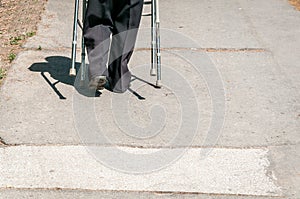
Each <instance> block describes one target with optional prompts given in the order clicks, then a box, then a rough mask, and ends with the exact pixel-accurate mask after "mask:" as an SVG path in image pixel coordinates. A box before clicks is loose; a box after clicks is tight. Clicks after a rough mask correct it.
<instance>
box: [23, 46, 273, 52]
mask: <svg viewBox="0 0 300 199" xmlns="http://www.w3.org/2000/svg"><path fill="white" fill-rule="evenodd" d="M24 49H25V51H44V52H53V51H58V52H61V51H71V48H67V47H59V48H55V49H54V48H43V49H42V50H38V49H36V48H24ZM134 50H135V51H136V52H140V51H151V48H135V49H134ZM76 51H77V52H81V49H80V48H77V50H76ZM161 51H194V52H208V53H214V52H224V53H239V52H252V53H263V52H270V50H268V49H266V48H185V47H171V48H161Z"/></svg>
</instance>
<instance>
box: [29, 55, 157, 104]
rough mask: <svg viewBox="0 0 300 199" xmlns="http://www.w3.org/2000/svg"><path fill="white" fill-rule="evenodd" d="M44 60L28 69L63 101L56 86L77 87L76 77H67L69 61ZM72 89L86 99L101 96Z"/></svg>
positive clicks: (135, 77)
mask: <svg viewBox="0 0 300 199" xmlns="http://www.w3.org/2000/svg"><path fill="white" fill-rule="evenodd" d="M45 60H46V61H47V62H39V63H34V64H32V65H31V66H30V67H29V68H28V69H29V70H30V71H32V72H40V74H41V76H42V78H43V79H44V80H45V81H46V82H47V83H48V84H49V86H50V87H51V88H52V89H53V91H54V92H55V93H56V94H57V95H58V97H59V99H62V100H65V99H66V97H65V96H64V95H63V94H62V93H61V92H60V91H59V90H58V89H57V88H56V84H58V83H63V84H66V85H71V86H74V85H75V84H76V85H77V82H76V77H70V76H69V70H70V66H71V59H70V58H68V57H64V56H50V57H46V58H45ZM75 68H76V71H79V68H80V63H78V62H76V64H75ZM45 73H49V74H50V76H51V77H52V78H53V79H55V80H56V82H54V83H53V82H51V81H50V80H49V78H48V77H47V76H46V75H45ZM77 75H79V74H77ZM135 80H139V81H142V82H143V83H146V84H148V85H150V86H153V87H155V85H153V84H151V83H149V82H147V81H145V80H143V79H141V78H138V77H137V76H135V75H133V80H132V81H135ZM86 83H87V82H85V84H86ZM86 85H87V84H86ZM74 87H75V89H76V90H77V91H78V93H80V94H81V95H84V96H86V97H100V95H101V94H102V93H101V92H99V91H92V90H89V89H88V88H87V87H80V86H74ZM128 91H129V92H130V93H132V94H133V95H134V96H136V97H137V98H138V99H139V100H145V98H144V97H142V96H141V95H140V94H139V93H137V92H136V91H134V90H132V89H131V88H129V89H128Z"/></svg>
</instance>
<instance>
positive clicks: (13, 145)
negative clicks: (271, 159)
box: [0, 142, 300, 149]
mask: <svg viewBox="0 0 300 199" xmlns="http://www.w3.org/2000/svg"><path fill="white" fill-rule="evenodd" d="M2 144H3V147H22V146H23V147H82V146H83V147H85V146H86V147H103V148H109V147H124V148H133V149H182V148H187V149H268V148H272V147H284V146H297V145H299V144H300V143H289V144H278V145H267V146H244V147H234V146H175V147H165V146H142V145H129V144H128V145H126V144H85V145H83V144H24V143H23V144H7V143H5V142H2ZM0 146H1V145H0Z"/></svg>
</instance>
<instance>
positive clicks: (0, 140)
mask: <svg viewBox="0 0 300 199" xmlns="http://www.w3.org/2000/svg"><path fill="white" fill-rule="evenodd" d="M1 145H4V146H8V144H6V143H5V141H4V140H3V139H2V138H1V137H0V146H1Z"/></svg>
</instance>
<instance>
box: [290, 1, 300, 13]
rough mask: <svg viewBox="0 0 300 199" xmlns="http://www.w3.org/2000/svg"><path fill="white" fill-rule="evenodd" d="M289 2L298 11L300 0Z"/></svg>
mask: <svg viewBox="0 0 300 199" xmlns="http://www.w3.org/2000/svg"><path fill="white" fill-rule="evenodd" d="M289 2H290V4H292V5H293V6H295V7H296V8H297V10H299V11H300V0H289Z"/></svg>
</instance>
